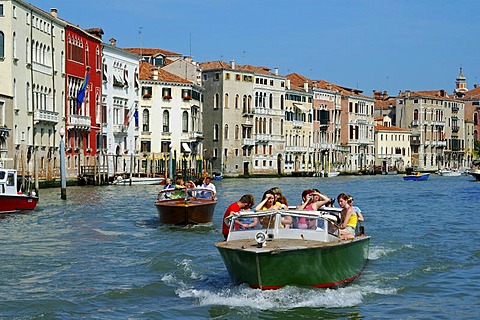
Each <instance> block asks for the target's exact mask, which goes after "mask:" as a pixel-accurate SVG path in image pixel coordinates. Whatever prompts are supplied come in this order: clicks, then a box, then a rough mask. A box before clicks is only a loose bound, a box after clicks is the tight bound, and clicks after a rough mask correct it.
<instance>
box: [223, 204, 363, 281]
mask: <svg viewBox="0 0 480 320" xmlns="http://www.w3.org/2000/svg"><path fill="white" fill-rule="evenodd" d="M339 211H341V209H337V208H326V209H325V210H323V209H322V211H300V210H275V211H258V212H254V213H248V212H246V213H237V214H234V215H232V216H230V217H227V219H231V223H230V232H229V235H228V237H227V240H226V241H219V242H217V243H215V247H216V248H217V249H218V251H219V252H220V255H221V256H222V259H223V261H224V263H225V266H226V268H227V270H228V273H229V274H230V277H231V278H232V280H233V282H234V283H235V284H241V283H247V284H248V285H249V286H251V287H253V288H260V289H262V290H269V289H278V288H281V287H284V286H287V285H295V286H313V287H318V288H327V287H335V286H339V285H343V284H346V283H349V282H351V281H353V280H354V279H356V278H357V277H358V276H359V275H360V273H361V272H362V270H363V268H364V267H365V264H366V262H367V260H368V249H369V242H370V237H369V236H366V235H364V234H362V235H357V236H355V237H354V238H353V239H349V240H342V239H341V238H340V237H339V232H338V228H337V221H338V220H337V216H336V215H333V214H331V213H338V212H339ZM287 216H288V217H292V218H293V221H296V220H297V219H299V218H305V219H308V220H307V221H309V223H310V225H311V227H312V229H298V228H296V224H295V222H294V223H293V225H292V228H284V227H282V224H281V221H282V219H283V218H285V217H287ZM245 218H258V219H271V220H270V221H273V226H272V225H271V224H270V222H268V223H266V226H268V227H267V228H262V229H251V230H240V229H236V227H235V225H236V224H235V221H236V220H238V219H245ZM273 219H274V220H273ZM260 225H261V224H260Z"/></svg>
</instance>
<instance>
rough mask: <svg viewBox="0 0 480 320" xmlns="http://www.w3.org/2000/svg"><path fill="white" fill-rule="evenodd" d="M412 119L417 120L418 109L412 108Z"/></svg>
mask: <svg viewBox="0 0 480 320" xmlns="http://www.w3.org/2000/svg"><path fill="white" fill-rule="evenodd" d="M413 120H415V121H418V109H415V110H413Z"/></svg>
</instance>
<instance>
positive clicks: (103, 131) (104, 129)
mask: <svg viewBox="0 0 480 320" xmlns="http://www.w3.org/2000/svg"><path fill="white" fill-rule="evenodd" d="M107 132H108V124H107V123H105V122H103V123H102V124H101V125H100V133H101V134H104V135H105V134H107Z"/></svg>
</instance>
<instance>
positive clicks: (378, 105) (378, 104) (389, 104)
mask: <svg viewBox="0 0 480 320" xmlns="http://www.w3.org/2000/svg"><path fill="white" fill-rule="evenodd" d="M396 105H397V99H389V100H375V109H381V110H387V109H390V108H393V107H395V106H396Z"/></svg>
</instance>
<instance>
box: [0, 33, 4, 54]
mask: <svg viewBox="0 0 480 320" xmlns="http://www.w3.org/2000/svg"><path fill="white" fill-rule="evenodd" d="M0 58H5V35H4V34H3V32H2V31H0Z"/></svg>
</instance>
